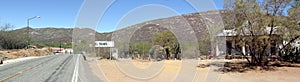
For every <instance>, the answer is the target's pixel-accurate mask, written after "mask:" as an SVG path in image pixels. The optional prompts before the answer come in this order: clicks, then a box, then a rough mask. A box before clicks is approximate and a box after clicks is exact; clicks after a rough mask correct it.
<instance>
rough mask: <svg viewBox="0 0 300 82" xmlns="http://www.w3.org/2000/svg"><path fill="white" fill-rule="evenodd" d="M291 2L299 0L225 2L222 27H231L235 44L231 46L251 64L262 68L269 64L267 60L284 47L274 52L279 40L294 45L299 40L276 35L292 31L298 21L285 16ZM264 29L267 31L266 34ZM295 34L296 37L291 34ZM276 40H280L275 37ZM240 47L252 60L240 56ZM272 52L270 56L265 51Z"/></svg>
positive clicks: (241, 0)
mask: <svg viewBox="0 0 300 82" xmlns="http://www.w3.org/2000/svg"><path fill="white" fill-rule="evenodd" d="M293 3H299V0H263V1H261V0H225V6H224V7H225V9H227V10H228V12H227V15H225V16H224V19H225V21H224V22H225V28H233V29H234V31H236V36H235V37H234V38H233V41H235V42H236V45H235V46H234V47H233V48H234V49H235V50H237V51H239V52H240V53H241V54H242V55H243V56H244V57H245V58H246V59H247V61H248V63H249V64H250V65H259V66H265V65H267V64H268V62H269V61H268V57H269V56H270V55H272V54H275V53H277V52H279V51H281V50H282V49H284V48H285V46H286V45H288V44H286V45H284V47H283V48H282V49H279V50H276V49H273V50H272V48H274V47H276V46H278V44H279V43H282V42H281V39H282V38H286V39H288V40H289V41H290V42H293V41H294V39H295V38H298V37H299V36H298V37H288V38H287V37H285V36H283V34H284V33H280V32H275V31H279V30H284V29H289V30H285V31H282V32H285V33H286V31H292V30H290V29H294V30H293V31H299V30H295V25H296V23H295V22H292V21H297V19H291V18H293V17H289V16H292V15H288V16H287V15H286V13H287V10H286V9H288V8H289V6H291V4H293ZM266 28H269V29H268V30H267V31H266ZM291 35H295V34H291ZM278 37H279V38H278ZM241 46H246V47H247V48H248V49H249V51H250V53H249V54H250V56H251V59H248V58H247V57H246V54H244V53H242V49H241V48H240V47H241ZM270 49H271V53H268V50H270Z"/></svg>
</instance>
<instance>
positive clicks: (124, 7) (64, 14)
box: [0, 0, 223, 32]
mask: <svg viewBox="0 0 300 82" xmlns="http://www.w3.org/2000/svg"><path fill="white" fill-rule="evenodd" d="M194 1H195V2H197V3H199V4H201V3H203V2H205V0H194ZM213 1H214V2H215V5H216V9H222V7H223V0H213ZM83 2H84V0H1V2H0V10H1V11H0V13H1V14H0V24H1V25H3V24H5V23H10V24H13V25H14V26H15V27H16V28H22V27H25V26H26V20H27V19H28V18H30V17H34V16H41V18H40V19H34V20H31V21H30V26H31V27H33V28H44V27H57V28H72V27H74V23H75V21H76V17H77V13H78V12H79V10H80V8H81V5H82V4H83ZM148 4H159V5H163V6H166V7H168V8H171V9H173V10H175V11H176V12H178V13H179V14H185V13H193V12H197V10H195V9H194V8H193V7H192V6H191V5H190V4H189V3H188V2H186V1H184V0H116V1H115V2H114V3H113V4H112V5H111V6H110V7H109V8H108V10H107V11H106V12H105V13H104V15H103V18H102V19H101V21H100V22H99V24H98V27H97V31H99V32H110V31H113V30H115V29H116V26H117V25H116V24H118V22H119V21H120V20H121V19H122V17H124V15H126V14H127V13H129V12H130V11H132V10H133V9H135V8H137V7H140V6H143V5H148ZM205 5H211V4H203V5H200V6H201V7H203V9H200V10H199V11H207V10H211V9H209V8H205ZM164 16H165V17H168V15H164ZM170 16H172V15H170ZM158 18H160V17H158ZM152 19H156V18H155V17H154V18H152ZM149 20H151V19H149ZM140 22H143V21H140ZM134 23H138V22H134ZM134 23H132V24H134ZM128 25H131V24H128ZM128 25H125V26H128Z"/></svg>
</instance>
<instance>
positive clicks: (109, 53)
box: [109, 48, 112, 60]
mask: <svg viewBox="0 0 300 82" xmlns="http://www.w3.org/2000/svg"><path fill="white" fill-rule="evenodd" d="M109 58H110V60H112V58H111V48H109Z"/></svg>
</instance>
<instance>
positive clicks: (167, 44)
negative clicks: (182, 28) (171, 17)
mask: <svg viewBox="0 0 300 82" xmlns="http://www.w3.org/2000/svg"><path fill="white" fill-rule="evenodd" d="M153 44H154V45H160V46H162V47H164V49H165V52H166V59H170V58H171V54H174V58H176V59H180V58H179V53H180V45H179V43H178V41H177V39H176V37H175V35H174V34H173V33H172V32H171V31H169V30H167V31H163V32H161V33H156V34H155V35H154V37H153Z"/></svg>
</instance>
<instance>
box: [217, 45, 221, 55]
mask: <svg viewBox="0 0 300 82" xmlns="http://www.w3.org/2000/svg"><path fill="white" fill-rule="evenodd" d="M219 55H220V53H219V46H218V45H216V56H219Z"/></svg>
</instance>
